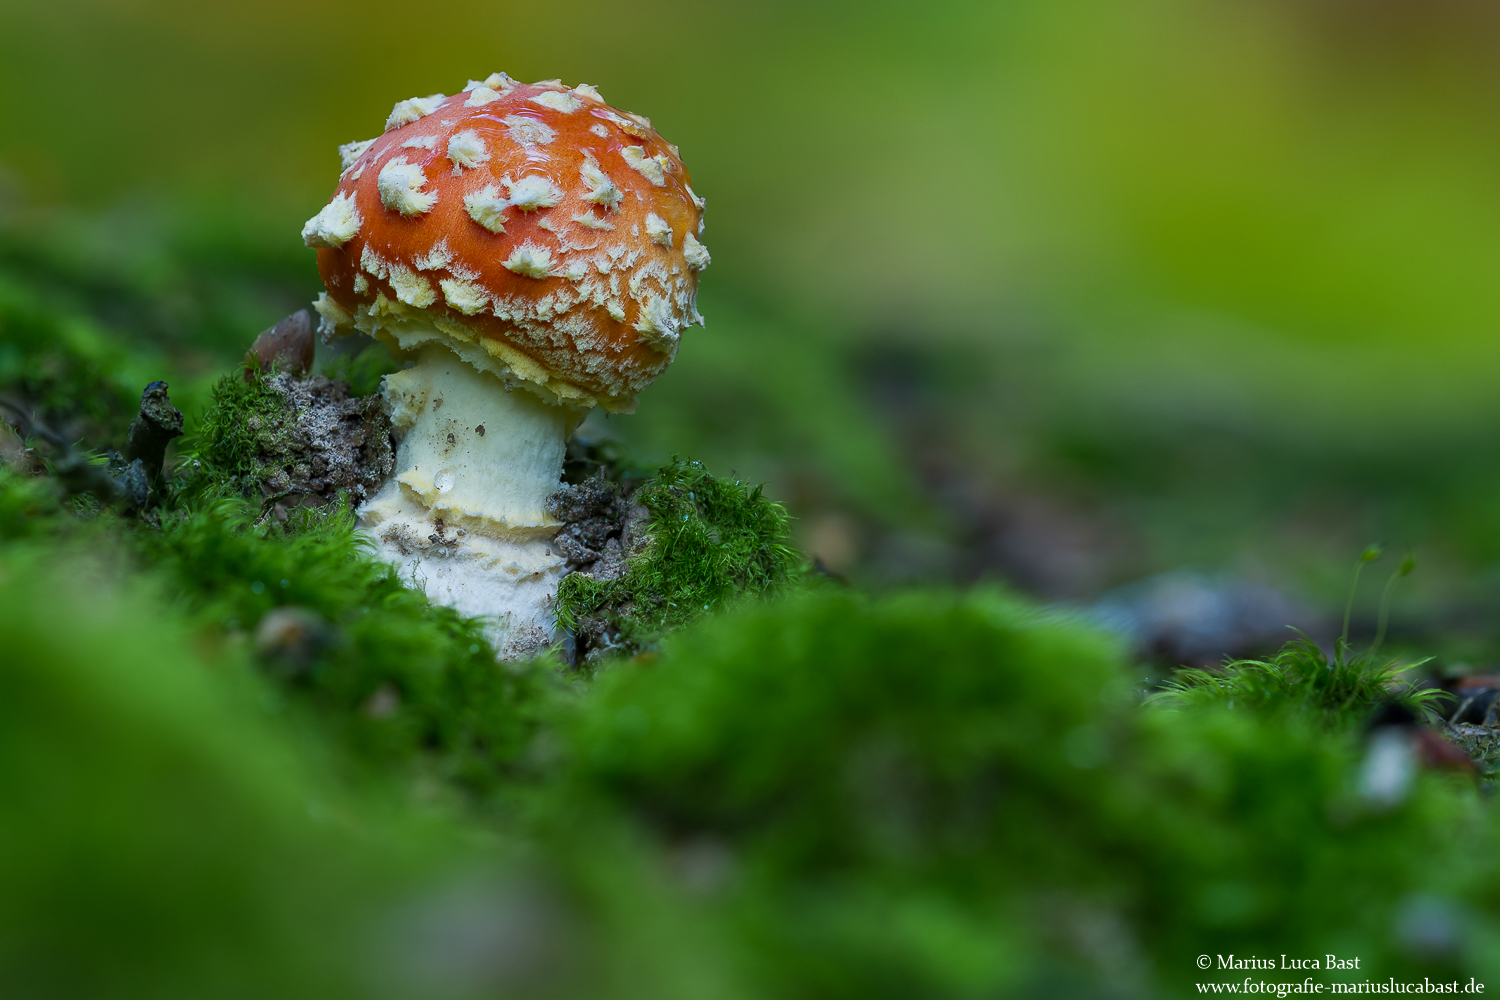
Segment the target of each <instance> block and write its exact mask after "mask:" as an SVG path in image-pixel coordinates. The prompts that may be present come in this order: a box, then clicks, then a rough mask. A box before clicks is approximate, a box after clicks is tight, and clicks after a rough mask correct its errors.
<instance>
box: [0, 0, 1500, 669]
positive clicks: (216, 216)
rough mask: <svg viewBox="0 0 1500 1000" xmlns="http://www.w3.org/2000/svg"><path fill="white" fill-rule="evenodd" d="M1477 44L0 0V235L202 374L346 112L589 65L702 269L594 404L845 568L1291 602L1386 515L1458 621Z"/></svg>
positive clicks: (739, 7) (636, 443)
mask: <svg viewBox="0 0 1500 1000" xmlns="http://www.w3.org/2000/svg"><path fill="white" fill-rule="evenodd" d="M1497 54H1500V13H1497V11H1496V8H1495V7H1494V6H1493V5H1492V4H1489V3H1486V2H1483V0H1359V2H1356V0H1255V2H1252V0H1196V2H1189V0H1130V2H1119V0H1048V2H1038V0H1012V2H991V3H963V2H931V3H925V4H920V5H919V4H896V3H887V2H863V3H830V2H821V3H820V2H806V0H802V2H796V3H792V2H785V0H769V2H760V3H755V4H701V3H687V2H672V0H651V2H635V3H631V4H608V3H600V2H595V0H582V2H578V3H573V4H569V5H567V6H565V7H564V6H545V7H543V6H538V5H535V4H522V3H509V2H494V0H491V2H486V3H472V2H466V0H460V2H456V3H453V4H449V5H447V6H446V7H444V8H442V9H441V10H440V11H439V10H432V9H427V8H424V7H421V6H420V5H412V4H405V3H393V2H388V0H366V2H363V3H358V4H355V3H326V2H308V0H300V2H295V3H294V2H289V0H262V2H258V3H255V4H202V3H192V4H189V3H165V2H158V0H130V2H97V3H89V2H79V0H60V2H49V3H45V4H43V3H32V2H24V0H23V2H17V0H9V2H7V3H5V4H3V5H0V88H3V92H4V93H5V94H6V95H7V100H5V101H4V102H3V105H0V165H3V168H4V170H5V172H6V173H5V190H6V194H5V206H6V207H5V223H4V227H3V229H4V237H3V246H0V252H3V254H4V260H5V262H6V264H7V267H8V270H7V272H6V273H7V274H8V275H10V279H11V280H14V281H17V282H20V283H22V284H24V285H26V286H27V287H29V288H32V289H41V290H43V291H44V292H45V293H46V294H49V295H56V296H58V297H66V298H68V299H69V301H71V302H73V303H74V304H75V305H76V306H77V308H79V309H80V310H82V311H84V312H86V313H91V314H92V315H93V316H94V318H95V319H96V320H97V321H99V322H102V323H105V324H106V325H110V326H113V327H115V328H117V329H120V330H125V331H128V332H129V333H130V334H131V335H132V336H134V337H137V338H138V339H139V341H140V342H141V343H142V344H146V345H149V346H153V347H155V348H157V349H159V350H160V352H161V359H162V360H161V366H162V372H163V374H170V375H171V376H172V377H174V378H176V379H177V380H178V384H182V385H184V386H185V387H186V384H187V381H190V380H194V379H196V380H198V383H197V384H200V386H201V384H202V380H204V379H206V378H208V377H209V376H211V375H213V374H215V373H216V372H218V371H219V370H221V369H222V367H223V366H224V365H225V364H226V363H227V362H228V360H229V359H231V358H232V357H234V356H235V354H236V353H237V352H238V351H239V350H241V349H242V348H243V345H244V344H246V343H247V342H248V341H249V340H250V339H252V338H253V336H254V335H255V333H256V332H258V331H259V330H260V329H261V328H263V327H264V326H266V325H268V324H269V323H270V322H272V321H274V320H275V319H277V318H279V317H280V316H281V315H284V314H285V313H286V312H288V311H290V310H291V309H293V308H296V307H297V306H298V305H300V304H302V303H305V302H306V301H307V299H309V298H310V297H311V296H312V295H313V294H314V293H315V291H316V289H317V287H318V285H317V277H316V272H315V269H314V265H313V255H312V254H311V252H310V251H307V250H306V249H305V248H303V247H302V246H301V243H300V241H299V239H298V236H297V233H298V230H299V228H300V225H301V223H302V221H303V220H304V219H306V218H307V217H308V216H310V215H311V214H312V213H313V212H314V211H316V210H317V208H318V207H319V206H320V205H321V204H322V203H323V201H324V200H325V199H326V198H327V196H328V192H329V191H330V190H331V188H332V185H333V181H334V178H335V174H336V163H337V160H336V155H335V152H334V150H335V146H336V145H337V144H339V143H342V142H348V141H351V140H355V139H363V138H367V137H369V136H372V135H375V134H377V133H378V132H379V131H380V129H381V125H382V122H383V119H384V116H385V115H386V114H387V112H388V110H389V108H390V106H391V105H392V104H393V103H394V102H395V101H397V100H399V99H402V98H405V97H409V96H411V95H413V94H427V93H431V92H434V91H443V92H453V91H455V90H456V89H458V88H460V87H462V86H463V84H464V81H465V80H466V79H468V78H470V77H481V76H483V75H484V74H486V73H489V72H491V71H492V70H496V69H503V70H505V71H507V72H509V73H511V74H512V75H514V76H517V77H519V78H523V79H541V78H547V77H560V78H562V79H563V80H564V81H565V82H568V83H577V82H589V83H593V84H595V85H597V86H598V87H599V88H600V89H601V90H602V92H603V94H604V96H605V98H606V99H607V100H609V101H610V102H611V103H613V104H615V105H617V106H619V107H622V108H625V109H628V110H632V111H636V112H640V113H644V114H647V115H650V116H651V117H652V119H653V121H654V122H655V123H656V125H657V126H658V127H659V128H660V130H661V131H662V132H663V134H665V135H666V136H667V137H668V138H669V139H670V140H672V141H674V142H676V143H678V144H679V145H680V146H681V148H682V150H683V156H684V159H685V161H686V162H687V164H688V166H689V168H690V170H691V171H692V174H693V179H694V185H695V187H696V188H697V190H699V191H700V192H702V193H703V194H705V195H706V197H707V198H708V201H709V208H708V213H707V219H708V229H707V233H706V236H705V241H706V242H707V244H708V246H709V247H710V249H711V250H712V252H713V255H714V265H713V267H712V269H711V270H709V271H708V272H707V274H706V275H705V280H704V285H703V292H702V307H703V311H704V313H705V314H706V316H707V317H708V327H707V329H706V330H704V331H699V332H695V333H694V334H693V335H692V336H690V337H689V338H687V340H686V341H685V343H684V345H683V348H682V351H681V354H680V356H679V360H678V361H677V363H676V364H675V365H674V366H673V368H671V369H670V370H669V371H668V372H667V373H666V374H665V375H664V376H663V377H662V378H661V379H660V380H659V382H658V383H657V384H656V385H655V386H654V387H652V388H651V389H650V390H649V391H648V392H647V393H646V394H644V396H643V397H642V400H641V405H640V408H639V411H638V413H637V414H636V415H635V416H632V417H626V418H612V419H610V420H608V421H604V420H602V419H597V420H595V421H594V422H593V423H592V424H590V425H589V427H588V429H587V432H588V433H591V434H609V435H613V436H617V437H621V438H624V439H625V440H627V441H628V442H630V444H631V445H632V446H633V447H634V448H635V449H636V451H637V453H638V454H640V455H642V456H643V457H645V458H647V459H648V460H651V459H657V458H666V457H668V456H670V455H671V454H674V453H676V454H682V455H685V456H691V457H696V458H700V459H703V460H705V461H706V462H707V463H708V464H709V465H710V467H711V468H714V469H715V470H717V471H720V472H727V471H729V470H734V471H736V472H738V473H739V474H740V475H742V476H746V477H749V478H752V479H759V480H766V481H768V483H769V484H770V486H769V490H770V492H771V494H772V495H774V496H777V497H779V498H781V499H783V500H785V501H786V502H787V503H788V504H789V506H790V507H791V509H792V511H793V513H794V514H795V515H797V516H798V518H799V532H800V535H799V539H800V541H801V542H802V543H803V544H804V545H805V546H806V547H807V548H808V549H810V550H811V551H812V552H813V553H814V554H816V555H818V556H819V557H820V558H821V559H822V560H823V561H824V563H825V564H826V565H828V566H829V567H830V568H832V569H834V570H836V571H838V572H840V573H843V574H846V575H848V576H850V577H851V578H853V579H855V580H857V581H859V582H862V583H865V584H868V585H876V586H879V585H886V584H891V583H898V582H903V581H911V580H958V581H961V582H962V581H969V580H974V579H980V578H987V577H995V578H1001V579H1005V580H1008V581H1010V582H1012V583H1014V584H1016V585H1018V586H1020V587H1022V588H1024V589H1027V590H1029V591H1031V592H1034V593H1037V594H1039V595H1041V596H1043V597H1044V598H1048V599H1067V600H1089V599H1092V598H1093V597H1095V596H1096V595H1098V594H1100V593H1102V592H1105V591H1107V590H1108V589H1109V588H1111V587H1115V586H1118V585H1120V584H1123V583H1126V582H1128V581H1131V580H1136V579H1139V578H1142V577H1145V576H1148V575H1150V574H1153V573H1159V572H1163V571H1166V570H1171V569H1174V568H1177V567H1191V568H1194V569H1197V570H1200V571H1202V572H1205V573H1209V574H1229V575H1232V576H1234V577H1236V578H1243V579H1249V580H1255V581H1261V582H1265V583H1269V584H1271V585H1272V586H1275V587H1277V588H1280V589H1283V590H1285V591H1286V592H1288V593H1290V594H1293V595H1296V597H1297V599H1299V600H1301V601H1304V602H1305V603H1306V606H1307V607H1308V608H1310V609H1311V610H1310V611H1309V613H1308V614H1309V618H1308V620H1309V621H1315V620H1316V619H1317V617H1318V615H1319V614H1322V615H1324V616H1325V617H1326V615H1327V613H1328V609H1336V608H1337V607H1338V605H1339V604H1340V603H1341V601H1342V594H1343V588H1344V587H1345V586H1347V582H1348V577H1349V569H1348V567H1349V565H1350V563H1351V562H1352V559H1353V556H1354V554H1355V553H1356V552H1357V551H1358V550H1359V549H1360V548H1361V547H1362V546H1363V545H1364V544H1365V543H1366V542H1369V541H1372V540H1380V541H1383V542H1386V543H1387V544H1389V545H1390V546H1393V547H1394V548H1395V549H1397V550H1400V549H1402V548H1405V547H1410V548H1412V549H1413V551H1415V552H1416V553H1417V555H1418V559H1419V562H1420V565H1421V568H1420V569H1419V571H1418V573H1417V575H1416V576H1415V577H1414V578H1413V581H1412V582H1413V586H1412V587H1410V588H1409V589H1407V590H1405V591H1403V592H1402V595H1401V597H1400V598H1399V600H1398V606H1397V613H1396V630H1397V632H1398V633H1399V634H1401V635H1404V636H1406V637H1407V638H1408V639H1420V640H1421V641H1423V642H1424V643H1426V645H1427V647H1428V648H1432V647H1433V645H1434V643H1439V644H1440V645H1441V646H1442V650H1443V651H1444V652H1445V653H1446V654H1448V655H1450V656H1451V657H1452V658H1465V657H1467V658H1476V659H1485V658H1488V657H1490V656H1491V655H1492V649H1494V648H1496V640H1497V638H1500V631H1497V630H1496V629H1495V628H1494V626H1493V624H1492V618H1493V615H1492V614H1491V613H1490V610H1489V609H1491V608H1493V606H1494V602H1495V600H1496V599H1497V598H1500V572H1497V569H1500V503H1497V499H1500V462H1497V460H1496V459H1497V457H1500V456H1497V455H1496V454H1495V450H1496V449H1495V447H1494V445H1493V444H1492V442H1493V441H1494V440H1495V438H1496V434H1497V432H1500V405H1497V404H1500V399H1497V395H1496V393H1495V391H1494V389H1493V385H1494V384H1495V382H1496V376H1497V374H1500V339H1497V337H1496V336H1495V333H1496V330H1497V327H1500V295H1497V289H1500V285H1497V281H1496V276H1497V273H1500V176H1497V173H1500V155H1497V154H1500V148H1497V147H1500V130H1497V129H1496V127H1495V126H1496V123H1497V117H1500V69H1497V67H1500V60H1497V58H1496V56H1497ZM183 391H184V392H185V393H186V392H188V390H187V389H186V388H184V390H183ZM176 392H177V390H176V389H175V388H174V395H175V394H176ZM189 398H190V397H189ZM1373 603H1374V594H1373V593H1372V594H1371V595H1369V601H1368V604H1369V605H1370V606H1371V607H1370V611H1373ZM1365 604H1366V602H1365V600H1364V599H1361V606H1362V607H1363V606H1364V605H1365ZM1362 615H1363V618H1365V619H1367V621H1366V622H1365V626H1368V625H1369V624H1370V623H1369V621H1368V619H1371V618H1373V615H1372V614H1370V613H1368V612H1364V613H1362ZM1358 617H1359V616H1357V618H1358ZM1359 627H1361V626H1359V624H1358V623H1357V626H1356V630H1358V628H1359Z"/></svg>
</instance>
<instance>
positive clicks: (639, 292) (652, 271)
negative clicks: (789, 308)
mask: <svg viewBox="0 0 1500 1000" xmlns="http://www.w3.org/2000/svg"><path fill="white" fill-rule="evenodd" d="M340 153H341V155H342V156H343V158H344V163H345V166H344V171H343V173H342V175H341V176H340V178H339V185H338V188H337V189H336V191H335V193H334V198H333V200H332V201H331V202H330V203H329V204H328V205H327V206H326V207H325V208H324V209H323V210H322V211H321V212H319V213H318V214H317V215H316V216H314V217H313V218H312V219H310V220H309V221H308V223H307V225H306V227H304V229H303V233H302V235H303V238H304V240H305V241H306V242H307V244H308V246H312V247H317V248H318V269H319V271H320V272H321V273H322V276H323V283H324V285H325V286H327V289H328V293H327V296H326V297H325V298H324V299H323V300H321V302H320V312H322V313H323V315H324V319H325V329H326V328H327V327H329V326H334V327H337V326H341V325H345V324H349V323H352V324H353V325H355V326H357V327H358V328H360V329H362V330H365V331H366V332H368V333H371V334H374V335H376V336H380V337H382V338H383V339H386V340H387V341H389V342H392V343H394V344H395V346H396V347H398V348H400V349H406V350H410V349H414V348H415V347H417V346H419V344H420V343H422V342H428V341H431V340H432V339H434V336H435V334H434V331H436V336H437V339H442V340H444V341H445V342H446V343H447V346H448V347H450V348H452V349H453V350H455V351H456V352H457V353H459V354H460V355H462V356H464V357H466V358H468V359H469V360H470V361H471V362H473V363H475V364H477V365H479V366H480V367H485V368H489V369H491V370H494V371H496V372H497V373H499V374H502V375H503V376H505V377H507V378H509V377H511V376H514V377H516V378H518V379H520V380H523V381H526V382H529V383H531V384H532V385H534V386H536V387H538V388H541V389H543V390H544V395H549V396H555V397H557V398H558V399H559V400H560V401H562V402H571V403H576V404H579V405H593V404H595V403H598V404H602V405H604V406H606V407H608V408H609V409H613V410H629V409H630V408H631V407H632V405H633V402H634V396H635V393H637V392H639V391H640V390H641V389H643V388H645V386H647V385H648V384H650V382H651V380H652V379H654V378H655V377H656V376H657V375H658V374H660V373H661V371H662V369H664V368H665V367H666V366H667V365H668V364H670V363H671V361H672V359H673V357H674V356H675V355H676V352H677V343H678V337H679V334H680V332H681V330H682V329H683V328H684V327H686V326H689V325H691V324H693V323H695V322H696V323H701V322H702V317H701V316H699V315H698V312H697V308H696V305H695V301H696V298H697V287H698V272H699V271H700V270H702V269H703V268H704V267H706V266H707V264H708V260H709V257H708V252H707V250H705V249H704V247H703V245H702V244H701V243H700V242H698V236H699V235H700V233H701V231H702V228H701V227H702V220H703V200H702V199H701V198H699V197H698V196H697V195H696V194H695V193H694V192H693V189H692V188H691V187H690V186H689V183H688V173H687V170H686V168H685V167H684V166H683V165H682V160H681V159H680V157H679V156H678V152H677V148H676V147H675V146H673V145H671V144H670V143H668V142H666V141H665V140H664V139H662V138H661V136H660V135H658V134H657V133H656V131H655V130H653V129H652V128H651V123H650V121H649V120H647V119H645V118H641V117H639V116H636V115H631V114H628V113H626V112H621V111H617V110H615V109H614V108H611V107H610V106H609V105H607V104H605V103H604V102H603V100H602V99H601V98H600V97H599V94H598V92H597V91H595V90H594V89H593V88H592V87H588V86H579V87H576V88H573V89H568V88H566V87H563V86H562V85H561V84H559V83H558V82H556V81H547V82H544V83H538V84H531V85H527V84H519V83H516V82H515V81H513V80H511V79H510V78H509V77H507V76H505V75H504V74H495V75H493V76H491V77H490V78H489V79H487V80H485V81H483V82H482V83H480V82H476V81H471V82H470V84H469V87H468V88H467V89H466V90H465V91H464V92H463V93H460V94H457V95H455V96H453V97H444V96H442V95H440V94H439V95H434V96H432V97H425V98H413V99H411V100H407V101H402V102H401V103H400V104H397V105H396V107H395V109H394V110H393V111H392V113H391V117H390V119H389V120H388V121H387V123H386V132H385V134H384V135H382V136H380V138H378V139H374V140H371V141H370V142H367V143H350V144H349V145H347V146H344V147H341V148H340ZM330 300H331V301H330ZM418 331H420V332H418Z"/></svg>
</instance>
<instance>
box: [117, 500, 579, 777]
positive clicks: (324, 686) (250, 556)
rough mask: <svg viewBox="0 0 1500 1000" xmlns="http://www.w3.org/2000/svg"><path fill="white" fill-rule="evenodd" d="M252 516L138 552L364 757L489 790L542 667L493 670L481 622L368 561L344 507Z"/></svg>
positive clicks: (237, 504)
mask: <svg viewBox="0 0 1500 1000" xmlns="http://www.w3.org/2000/svg"><path fill="white" fill-rule="evenodd" d="M258 514H259V509H258V506H256V505H255V504H254V502H253V501H246V500H242V499H240V498H237V497H235V498H229V499H217V500H212V501H209V502H204V503H201V504H199V505H198V506H196V507H195V508H193V509H191V510H189V511H187V512H186V513H185V514H184V515H183V516H180V517H175V518H171V519H167V520H166V521H165V522H164V524H163V528H162V530H161V532H160V533H159V534H149V535H142V536H140V543H141V545H142V546H143V548H144V550H145V552H146V554H147V556H148V558H150V559H151V561H153V562H154V563H155V564H156V565H157V566H158V567H160V568H161V569H163V570H165V571H166V573H167V579H168V580H169V581H170V583H171V584H172V586H173V589H174V590H176V591H177V593H179V594H180V595H181V596H182V597H183V598H184V599H185V600H186V601H187V602H188V603H189V606H190V607H191V608H192V609H193V610H194V611H195V612H196V613H197V615H198V616H199V617H200V619H201V620H202V621H204V622H205V623H206V624H208V625H210V626H211V627H212V628H213V630H214V631H215V632H217V633H219V634H224V635H230V636H241V637H246V638H249V639H251V641H252V642H253V644H254V646H255V649H256V651H257V653H258V655H259V656H260V658H261V660H262V662H263V663H264V665H265V666H266V667H267V668H268V671H269V672H270V674H271V675H272V676H273V677H274V678H275V679H276V680H277V681H278V682H279V683H280V684H281V686H282V690H284V691H285V692H286V693H287V695H288V696H289V697H290V698H292V699H293V700H294V701H299V702H302V703H305V704H308V705H309V706H311V707H313V708H315V709H316V710H317V711H318V712H319V713H320V714H322V715H324V716H325V717H326V718H327V719H328V720H329V721H330V722H331V723H332V724H333V725H334V726H335V727H336V728H337V729H338V730H339V732H340V733H341V734H342V737H341V738H342V740H343V741H344V742H345V743H347V744H348V745H350V746H351V747H353V748H354V749H355V751H356V752H357V753H358V754H359V755H362V756H364V757H367V758H370V759H372V760H376V761H380V762H383V763H384V764H386V765H411V764H420V765H422V766H423V767H425V768H427V769H430V770H433V771H435V772H436V773H438V774H440V775H441V776H443V777H444V778H445V779H448V780H452V781H454V782H456V783H457V784H458V785H459V786H460V787H463V788H466V789H468V790H470V791H473V792H477V793H487V792H490V791H493V790H494V789H495V788H496V787H497V784H498V782H499V780H500V779H501V777H502V776H503V775H504V774H506V773H508V772H509V771H510V770H513V769H514V767H515V766H517V763H518V761H519V758H520V756H521V754H522V751H523V750H524V748H525V747H526V745H527V743H528V741H529V740H530V738H531V736H532V735H533V732H534V729H535V720H536V715H537V713H538V712H540V711H541V710H542V708H543V706H544V705H545V703H546V699H547V694H548V691H549V690H550V689H551V686H552V684H553V678H552V677H551V672H550V670H549V669H548V666H547V664H545V663H537V664H530V665H514V666H512V667H500V666H497V665H496V663H495V652H494V649H493V648H492V647H491V646H490V645H489V643H488V642H487V641H486V640H485V639H484V631H483V623H482V622H481V621H480V620H479V619H474V618H466V617H464V616H462V615H460V614H458V613H457V612H456V611H454V610H452V609H451V608H446V607H436V606H433V605H430V604H429V603H428V601H427V598H426V596H425V595H424V594H423V593H422V592H421V591H419V590H414V589H412V588H411V587H408V586H406V585H405V584H403V583H402V582H401V580H400V578H399V577H398V576H397V575H396V571H395V568H394V567H392V566H390V565H388V564H386V563H383V562H378V561H376V560H375V559H374V558H372V557H371V555H370V553H369V552H368V551H367V547H366V546H367V543H365V542H364V541H363V540H362V539H361V538H360V537H359V536H358V535H357V534H356V533H355V531H354V518H353V516H352V513H351V512H350V510H349V509H348V507H347V506H345V505H334V506H332V507H329V508H324V509H303V510H300V511H296V512H294V513H293V514H292V515H291V517H290V519H289V520H288V522H287V523H286V524H285V525H282V524H279V523H277V522H276V521H275V520H274V519H272V520H265V519H260V518H258Z"/></svg>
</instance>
